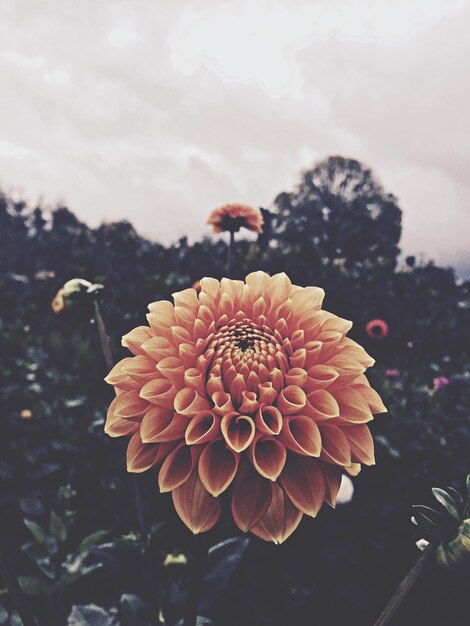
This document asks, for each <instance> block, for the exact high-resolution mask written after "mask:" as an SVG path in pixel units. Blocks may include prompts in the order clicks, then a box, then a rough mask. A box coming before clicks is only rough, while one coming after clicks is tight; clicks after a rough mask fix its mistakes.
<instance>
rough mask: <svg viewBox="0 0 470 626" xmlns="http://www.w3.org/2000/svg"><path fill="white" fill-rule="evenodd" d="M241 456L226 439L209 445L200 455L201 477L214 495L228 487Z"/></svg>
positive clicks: (199, 468)
mask: <svg viewBox="0 0 470 626" xmlns="http://www.w3.org/2000/svg"><path fill="white" fill-rule="evenodd" d="M238 461H239V456H238V454H236V453H235V452H233V450H230V448H228V447H227V445H226V443H225V441H224V440H219V441H213V442H212V443H210V444H209V445H207V446H206V447H205V448H204V450H203V451H202V453H201V456H200V457H199V465H198V471H199V478H200V479H201V482H202V484H203V485H204V487H205V488H206V489H207V491H208V492H209V493H210V494H211V495H213V496H214V497H217V496H219V495H220V494H221V493H222V492H223V491H225V490H226V489H227V487H228V486H229V485H230V483H231V482H232V480H233V479H234V477H235V474H236V473H237V468H238Z"/></svg>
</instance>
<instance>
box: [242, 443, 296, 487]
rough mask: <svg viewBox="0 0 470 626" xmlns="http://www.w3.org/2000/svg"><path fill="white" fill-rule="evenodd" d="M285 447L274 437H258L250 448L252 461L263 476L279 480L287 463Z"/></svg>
mask: <svg viewBox="0 0 470 626" xmlns="http://www.w3.org/2000/svg"><path fill="white" fill-rule="evenodd" d="M286 457H287V453H286V448H285V446H284V445H283V444H282V443H281V442H280V441H278V440H277V439H273V438H272V437H258V438H256V439H254V440H253V442H252V444H251V446H250V459H251V462H252V463H253V465H254V467H255V468H256V470H257V471H258V473H259V474H261V476H264V477H265V478H268V479H269V480H273V481H274V480H277V477H278V476H279V474H280V473H281V472H282V470H283V468H284V465H285V462H286Z"/></svg>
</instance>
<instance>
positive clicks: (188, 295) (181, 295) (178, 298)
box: [170, 289, 199, 314]
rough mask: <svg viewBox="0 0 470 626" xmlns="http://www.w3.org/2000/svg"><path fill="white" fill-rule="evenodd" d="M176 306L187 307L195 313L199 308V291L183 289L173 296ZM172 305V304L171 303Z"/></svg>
mask: <svg viewBox="0 0 470 626" xmlns="http://www.w3.org/2000/svg"><path fill="white" fill-rule="evenodd" d="M171 295H172V296H173V300H174V303H175V305H176V306H185V307H187V308H188V309H190V310H191V311H193V314H194V312H195V311H196V309H197V308H198V306H199V300H198V297H197V291H196V290H195V289H183V291H177V292H176V293H173V294H171ZM170 304H171V303H170Z"/></svg>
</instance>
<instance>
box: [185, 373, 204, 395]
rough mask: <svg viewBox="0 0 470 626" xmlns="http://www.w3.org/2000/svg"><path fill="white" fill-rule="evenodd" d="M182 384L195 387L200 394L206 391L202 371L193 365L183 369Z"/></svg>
mask: <svg viewBox="0 0 470 626" xmlns="http://www.w3.org/2000/svg"><path fill="white" fill-rule="evenodd" d="M184 384H185V385H186V386H187V387H192V388H193V389H195V390H196V391H197V392H198V394H199V395H201V396H202V395H204V394H205V392H206V388H205V381H204V376H203V375H202V372H200V371H199V370H198V369H197V368H195V367H190V368H189V369H187V370H186V371H185V373H184Z"/></svg>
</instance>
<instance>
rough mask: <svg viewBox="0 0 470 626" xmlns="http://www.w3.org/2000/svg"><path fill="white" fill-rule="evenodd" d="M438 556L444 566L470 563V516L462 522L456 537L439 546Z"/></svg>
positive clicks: (440, 563)
mask: <svg viewBox="0 0 470 626" xmlns="http://www.w3.org/2000/svg"><path fill="white" fill-rule="evenodd" d="M436 558H437V562H438V563H439V565H441V566H442V567H447V568H454V567H459V568H460V567H461V566H465V565H467V566H468V565H470V518H469V519H465V520H464V521H463V522H462V524H461V525H460V527H459V530H458V532H457V537H455V539H453V540H452V541H449V542H448V543H441V544H440V545H439V546H437V550H436Z"/></svg>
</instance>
